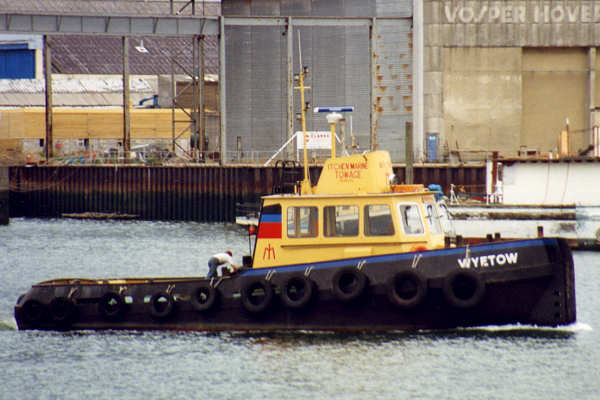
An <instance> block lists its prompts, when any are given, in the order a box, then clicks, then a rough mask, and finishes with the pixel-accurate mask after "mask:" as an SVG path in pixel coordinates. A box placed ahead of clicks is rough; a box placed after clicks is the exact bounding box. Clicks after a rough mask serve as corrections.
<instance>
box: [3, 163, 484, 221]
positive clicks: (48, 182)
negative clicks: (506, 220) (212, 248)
mask: <svg viewBox="0 0 600 400" xmlns="http://www.w3.org/2000/svg"><path fill="white" fill-rule="evenodd" d="M294 170H295V172H296V173H298V174H300V173H301V169H300V168H295V169H294ZM8 172H9V181H10V182H9V184H10V216H12V217H46V218H56V217H61V216H64V214H72V213H87V212H94V213H108V214H126V215H128V216H132V217H133V216H135V218H139V219H146V220H181V221H201V222H234V221H235V212H236V211H235V210H236V203H255V202H258V201H259V199H260V196H262V195H265V194H270V193H272V192H273V188H274V187H277V186H279V185H281V183H282V179H284V177H285V176H286V175H288V176H289V170H288V172H287V173H285V174H284V171H283V169H282V168H278V167H259V166H223V167H220V166H153V167H149V166H123V165H119V166H116V165H110V166H109V165H102V166H88V165H86V166H22V167H21V166H19V167H10V168H9V170H8ZM394 172H395V174H396V176H397V177H398V179H399V182H403V181H404V177H405V170H404V167H403V166H400V167H398V166H396V167H394ZM413 173H414V182H415V183H425V184H430V183H437V184H440V185H442V188H443V189H444V191H445V192H446V193H447V191H448V189H449V187H450V184H451V183H453V184H456V185H461V186H463V187H464V188H466V190H467V191H471V192H472V191H473V188H479V190H481V188H484V187H485V166H482V165H474V166H464V165H463V166H440V165H437V166H428V165H423V166H415V167H414V172H413ZM310 174H311V178H312V181H313V182H316V179H317V178H318V176H319V174H320V167H313V168H311V171H310Z"/></svg>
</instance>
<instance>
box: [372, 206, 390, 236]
mask: <svg viewBox="0 0 600 400" xmlns="http://www.w3.org/2000/svg"><path fill="white" fill-rule="evenodd" d="M365 235H366V236H392V235H394V222H393V220H392V210H390V206H388V205H387V204H372V205H368V206H365Z"/></svg>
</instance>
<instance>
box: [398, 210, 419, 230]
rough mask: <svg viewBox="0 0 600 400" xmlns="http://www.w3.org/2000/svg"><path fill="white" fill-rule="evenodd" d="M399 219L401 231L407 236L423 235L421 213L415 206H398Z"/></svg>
mask: <svg viewBox="0 0 600 400" xmlns="http://www.w3.org/2000/svg"><path fill="white" fill-rule="evenodd" d="M398 210H399V211H400V218H401V219H402V229H404V233H406V234H407V235H420V234H423V232H424V229H423V222H422V220H421V213H420V212H419V207H418V206H417V205H416V204H399V205H398Z"/></svg>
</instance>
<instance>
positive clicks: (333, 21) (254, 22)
mask: <svg viewBox="0 0 600 400" xmlns="http://www.w3.org/2000/svg"><path fill="white" fill-rule="evenodd" d="M371 20H372V18H371V17H366V18H361V17H320V18H318V17H294V20H293V21H290V22H289V23H291V25H292V26H348V27H351V26H370V25H371ZM289 23H288V18H287V17H225V25H226V26H287V25H288V24H289Z"/></svg>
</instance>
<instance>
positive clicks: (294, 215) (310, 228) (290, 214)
mask: <svg viewBox="0 0 600 400" xmlns="http://www.w3.org/2000/svg"><path fill="white" fill-rule="evenodd" d="M318 222H319V221H318V212H317V207H288V209H287V235H288V237H290V238H304V237H316V236H317V227H318Z"/></svg>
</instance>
